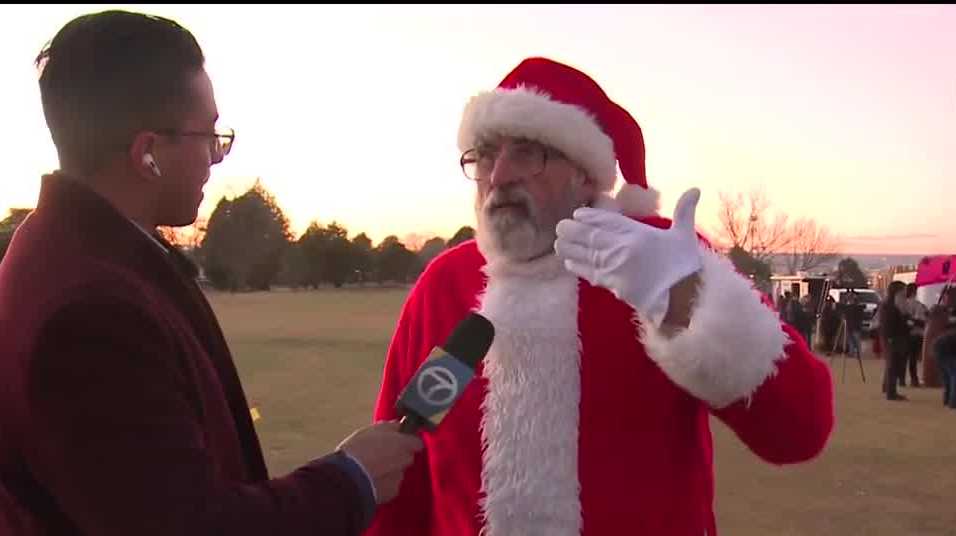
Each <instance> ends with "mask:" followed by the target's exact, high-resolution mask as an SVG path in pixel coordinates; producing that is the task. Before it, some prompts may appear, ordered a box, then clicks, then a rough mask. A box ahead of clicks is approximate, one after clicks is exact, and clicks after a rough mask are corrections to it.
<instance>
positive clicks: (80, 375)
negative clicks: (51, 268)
mask: <svg viewBox="0 0 956 536" xmlns="http://www.w3.org/2000/svg"><path fill="white" fill-rule="evenodd" d="M188 357H192V356H184V355H182V351H181V350H179V349H178V346H177V345H176V344H175V343H174V342H173V341H172V340H170V339H169V335H168V332H167V331H165V330H164V329H163V328H162V327H161V325H160V324H158V323H157V322H156V321H155V319H154V318H153V317H152V316H151V315H150V314H148V313H147V312H146V311H144V310H143V309H142V308H140V307H138V306H135V305H132V304H128V303H124V302H123V301H120V299H119V298H101V297H98V298H94V299H91V300H87V301H84V302H81V303H74V304H72V305H69V306H67V307H65V308H63V309H62V310H61V311H60V312H58V313H57V314H55V315H53V317H52V318H51V319H50V320H49V321H48V322H46V324H45V326H44V329H43V332H42V334H41V335H40V338H39V340H38V345H37V347H36V348H35V350H34V351H33V353H32V361H31V363H30V364H31V367H30V370H29V375H28V378H29V381H28V386H27V388H28V391H27V393H28V403H29V408H30V423H29V428H28V430H27V432H26V433H25V434H24V437H22V438H21V441H22V442H23V444H24V449H23V451H24V457H25V458H26V460H25V461H26V463H28V464H29V467H30V471H31V473H32V475H33V477H34V478H35V479H36V480H37V481H38V482H39V483H40V484H41V485H42V486H43V488H44V490H45V492H46V493H49V495H50V496H51V497H52V498H53V500H55V501H56V505H57V508H58V509H60V510H61V511H62V512H63V513H64V514H65V515H66V516H67V517H68V518H69V519H70V521H71V523H72V524H73V525H75V528H76V530H77V532H79V533H83V534H97V535H102V536H113V535H115V536H127V535H131V534H137V535H140V536H150V535H157V536H158V535H169V534H176V535H180V536H191V535H196V536H199V535H203V536H205V535H209V534H230V535H237V536H241V535H247V534H248V535H259V534H283V535H289V536H293V535H303V536H304V535H314V534H358V533H359V532H360V531H361V530H362V528H363V527H364V526H365V523H366V519H364V514H363V512H362V506H361V504H362V503H361V500H362V498H361V495H360V490H359V488H358V486H356V484H355V483H354V482H353V481H352V480H351V479H350V478H349V476H348V475H347V473H345V472H344V471H343V470H342V469H340V468H339V467H338V466H337V465H336V464H335V463H330V462H328V461H326V460H316V461H315V462H313V463H311V464H308V465H306V466H304V467H301V468H299V469H298V470H296V471H295V472H293V473H291V474H290V475H288V476H285V477H283V478H277V479H273V480H268V481H262V482H239V481H236V480H235V479H230V478H225V477H224V476H223V475H222V474H221V473H220V472H219V471H218V470H217V469H216V467H217V465H218V464H217V463H216V452H215V451H213V450H212V449H213V447H212V446H210V445H208V444H207V442H206V434H205V433H204V426H205V423H204V422H203V416H202V415H199V413H200V411H199V410H198V408H197V405H196V403H195V401H194V398H193V396H192V395H193V394H194V386H193V384H192V381H191V379H190V377H189V375H188V374H186V373H185V372H184V369H183V368H182V367H180V366H178V365H177V363H178V362H179V360H182V359H186V358H188Z"/></svg>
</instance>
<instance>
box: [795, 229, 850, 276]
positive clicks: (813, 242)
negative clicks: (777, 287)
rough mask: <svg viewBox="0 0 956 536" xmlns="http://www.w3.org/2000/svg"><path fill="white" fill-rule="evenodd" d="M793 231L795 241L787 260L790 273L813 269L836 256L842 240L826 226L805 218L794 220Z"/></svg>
mask: <svg viewBox="0 0 956 536" xmlns="http://www.w3.org/2000/svg"><path fill="white" fill-rule="evenodd" d="M791 233H792V234H793V241H792V242H791V244H790V251H789V253H790V255H789V256H788V257H787V260H786V264H787V269H788V270H789V272H788V273H790V274H795V273H797V272H803V271H808V270H812V269H814V268H816V267H818V266H820V265H821V264H823V263H825V262H828V261H831V260H833V259H835V258H836V256H837V254H838V253H837V248H838V247H839V246H840V240H839V238H838V237H836V236H834V235H832V234H830V231H829V230H828V229H827V228H826V227H823V226H822V225H817V223H816V222H815V221H813V220H811V219H808V218H803V219H800V220H797V221H796V222H794V224H793V226H792V227H791Z"/></svg>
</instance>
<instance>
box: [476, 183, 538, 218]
mask: <svg viewBox="0 0 956 536" xmlns="http://www.w3.org/2000/svg"><path fill="white" fill-rule="evenodd" d="M519 204H520V205H521V206H522V207H524V208H525V209H526V210H527V211H528V212H530V211H531V195H530V194H529V193H528V192H527V191H526V190H524V189H523V188H514V189H510V190H495V191H494V192H492V193H491V195H489V196H488V198H487V199H485V203H484V207H482V210H484V211H485V212H489V211H491V210H494V209H496V208H498V207H501V206H505V205H519Z"/></svg>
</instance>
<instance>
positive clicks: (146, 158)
mask: <svg viewBox="0 0 956 536" xmlns="http://www.w3.org/2000/svg"><path fill="white" fill-rule="evenodd" d="M143 165H145V166H148V167H149V169H151V170H153V175H156V176H157V177H161V176H162V175H163V174H162V172H160V171H159V165H158V164H157V163H156V159H155V158H153V155H151V154H149V153H146V154H144V155H143Z"/></svg>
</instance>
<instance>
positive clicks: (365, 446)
mask: <svg viewBox="0 0 956 536" xmlns="http://www.w3.org/2000/svg"><path fill="white" fill-rule="evenodd" d="M38 61H39V64H40V68H41V69H42V74H41V75H40V95H41V97H42V102H43V111H44V113H45V115H46V121H47V125H48V126H49V129H50V134H51V135H52V137H53V142H54V144H55V145H56V149H57V153H58V155H59V160H60V169H59V170H58V171H56V172H55V173H52V174H50V175H47V176H45V177H43V181H42V185H41V188H40V196H39V201H38V202H37V208H36V210H35V211H34V212H33V213H32V214H31V215H30V216H29V217H28V218H27V219H26V221H24V222H23V224H22V225H21V226H20V228H19V229H18V230H17V232H16V235H15V236H14V238H13V242H12V243H11V244H10V249H9V250H8V251H7V254H6V257H4V259H3V263H2V264H0V325H2V326H3V332H4V336H3V337H2V338H0V378H2V389H0V481H2V482H0V486H2V487H3V489H2V490H0V529H3V530H4V532H3V534H4V536H7V535H8V534H14V535H17V536H20V535H44V536H66V535H69V536H80V535H90V536H94V535H95V536H134V535H135V536H154V535H155V536H159V535H163V536H174V535H175V536H190V535H196V536H199V535H202V536H208V535H230V536H237V535H265V534H281V535H283V536H295V535H302V536H305V535H309V536H314V535H323V536H332V535H336V536H338V535H356V534H359V533H360V532H361V531H362V530H363V529H364V528H365V527H366V526H367V525H368V524H369V522H370V520H371V519H372V516H373V514H374V513H375V510H376V504H377V503H378V504H381V503H385V502H387V501H389V500H391V499H392V498H393V497H394V496H395V494H396V493H397V492H398V489H399V485H400V482H401V480H402V477H403V472H404V470H405V468H406V466H408V465H409V464H410V463H411V461H412V456H413V454H414V452H415V451H417V450H418V449H419V448H421V442H420V440H419V439H417V438H415V437H412V436H408V435H404V434H400V433H399V432H398V427H397V423H381V424H377V425H374V426H370V427H367V428H363V429H362V430H359V431H357V432H356V433H355V434H353V435H352V436H350V437H349V438H348V439H346V440H345V441H343V442H342V443H341V444H340V445H339V447H338V448H337V449H336V450H335V452H334V453H331V454H328V455H326V456H322V457H320V458H317V459H315V460H313V461H311V462H309V463H307V464H306V465H304V466H302V467H300V468H299V469H297V470H296V471H294V472H292V473H289V474H288V475H285V476H282V477H278V478H272V479H270V478H269V476H268V474H267V471H266V464H265V461H264V459H263V456H262V451H261V448H260V445H259V440H258V438H257V435H256V431H255V428H254V427H253V424H252V419H251V416H250V410H249V407H248V405H247V401H246V396H245V393H244V391H243V388H242V385H241V384H240V381H239V375H238V374H237V371H236V368H235V365H234V363H233V360H232V356H231V355H230V352H229V349H228V347H227V344H226V341H225V339H224V338H223V335H222V331H221V330H220V328H219V324H218V322H217V320H216V318H215V316H214V314H213V310H212V309H211V308H210V306H209V303H208V302H207V301H206V298H205V297H204V295H203V293H202V291H201V290H200V289H199V287H198V286H197V285H196V281H195V277H196V272H195V269H194V267H193V265H192V264H190V262H189V261H188V260H187V259H186V257H185V256H184V255H182V254H181V253H180V252H179V251H177V250H176V248H174V247H173V246H171V245H170V244H168V243H166V242H165V241H164V240H163V239H162V237H160V236H159V234H158V233H157V232H156V226H158V225H169V226H182V225H188V224H190V223H192V222H193V221H194V220H195V219H196V213H197V210H198V207H199V203H200V201H201V200H202V196H203V194H202V188H203V185H204V184H205V182H206V180H207V179H208V178H209V169H210V167H211V166H212V165H214V164H217V163H219V162H221V161H222V159H223V158H224V157H225V156H226V155H227V154H228V153H229V149H230V148H231V147H232V144H233V141H234V133H233V132H232V131H230V130H226V129H222V128H217V127H216V121H217V118H218V116H219V113H218V110H217V108H216V101H215V99H214V97H213V89H212V83H211V82H210V80H209V77H208V75H207V74H206V71H205V70H204V67H203V64H204V59H203V53H202V51H201V49H200V47H199V45H198V44H197V42H196V40H195V39H194V38H193V36H192V35H191V34H190V33H189V31H187V30H186V29H184V28H183V27H181V26H180V25H178V24H176V23H175V22H173V21H170V20H167V19H163V18H160V17H153V16H148V15H142V14H134V13H128V12H123V11H107V12H102V13H95V14H90V15H84V16H81V17H79V18H76V19H74V20H72V21H70V22H69V23H67V24H66V25H65V26H64V27H63V28H62V29H61V30H60V31H59V33H57V35H56V36H55V37H54V38H53V40H52V42H51V43H50V44H49V45H48V46H47V47H46V48H45V49H44V50H43V52H42V53H41V55H40V58H39V60H38ZM318 388H321V387H318Z"/></svg>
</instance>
